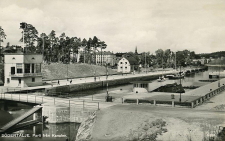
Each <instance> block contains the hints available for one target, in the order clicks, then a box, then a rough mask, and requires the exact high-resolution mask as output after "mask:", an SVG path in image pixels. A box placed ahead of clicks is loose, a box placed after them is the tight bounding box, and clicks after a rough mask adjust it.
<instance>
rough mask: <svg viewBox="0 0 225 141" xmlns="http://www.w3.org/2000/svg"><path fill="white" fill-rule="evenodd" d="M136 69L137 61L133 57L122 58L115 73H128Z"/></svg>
mask: <svg viewBox="0 0 225 141" xmlns="http://www.w3.org/2000/svg"><path fill="white" fill-rule="evenodd" d="M137 67H138V61H137V60H136V59H135V58H133V57H126V58H125V57H123V58H121V59H120V61H119V62H118V65H117V72H122V73H130V72H133V71H134V70H135V68H137Z"/></svg>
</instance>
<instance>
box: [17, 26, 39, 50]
mask: <svg viewBox="0 0 225 141" xmlns="http://www.w3.org/2000/svg"><path fill="white" fill-rule="evenodd" d="M23 32H24V43H25V45H26V47H27V50H26V51H27V52H35V51H36V48H35V46H34V44H35V42H36V41H37V40H38V31H37V30H36V28H35V27H34V26H33V25H31V24H27V26H26V28H24V30H23ZM20 42H23V37H22V38H21V39H20Z"/></svg>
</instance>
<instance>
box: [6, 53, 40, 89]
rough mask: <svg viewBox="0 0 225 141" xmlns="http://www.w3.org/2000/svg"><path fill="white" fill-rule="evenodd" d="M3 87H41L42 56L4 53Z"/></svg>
mask: <svg viewBox="0 0 225 141" xmlns="http://www.w3.org/2000/svg"><path fill="white" fill-rule="evenodd" d="M4 56H5V59H4V60H5V62H4V73H5V78H4V79H5V83H4V86H8V87H29V86H39V85H42V84H43V83H42V73H41V63H42V59H43V57H42V55H41V54H35V53H22V52H21V53H5V54H4Z"/></svg>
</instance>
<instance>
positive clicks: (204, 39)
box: [0, 0, 225, 53]
mask: <svg viewBox="0 0 225 141" xmlns="http://www.w3.org/2000/svg"><path fill="white" fill-rule="evenodd" d="M0 5H1V6H0V8H1V12H0V17H1V20H0V26H2V27H3V29H4V30H5V32H6V34H7V39H6V40H5V42H4V44H6V43H7V42H10V43H11V44H19V42H18V40H19V38H20V37H21V29H19V23H20V22H23V21H24V22H27V23H30V24H32V25H34V26H35V27H36V29H37V30H38V31H39V33H42V32H45V33H46V34H49V33H50V31H51V30H55V31H56V35H57V36H59V35H60V34H61V33H63V32H65V33H66V35H67V36H70V37H75V36H76V37H81V38H86V39H88V38H90V37H91V38H93V36H97V37H99V38H100V39H101V40H103V41H105V42H106V43H107V45H108V47H107V50H110V51H112V50H113V51H114V52H129V51H134V49H135V47H136V46H137V47H138V51H139V52H144V51H150V52H152V53H154V52H155V50H157V49H159V48H162V49H167V48H170V49H171V50H174V51H175V50H183V49H188V50H193V51H196V52H197V53H200V52H212V51H219V50H223V47H222V46H223V45H224V41H223V39H224V33H225V32H224V28H225V20H224V19H225V8H224V5H225V4H224V2H223V1H213V0H199V1H194V0H190V1H186V0H171V1H167V0H162V1H158V0H151V1H149V0H140V1H137V0H123V1H121V0H114V1H105V0H77V1H73V0H64V1H62V0H48V1H44V0H23V1H17V0H8V1H1V2H0ZM202 48H204V50H202Z"/></svg>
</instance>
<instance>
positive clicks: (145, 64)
mask: <svg viewBox="0 0 225 141" xmlns="http://www.w3.org/2000/svg"><path fill="white" fill-rule="evenodd" d="M145 72H146V74H147V64H146V52H145Z"/></svg>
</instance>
